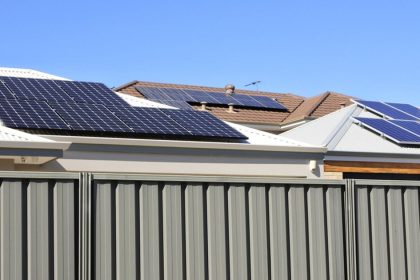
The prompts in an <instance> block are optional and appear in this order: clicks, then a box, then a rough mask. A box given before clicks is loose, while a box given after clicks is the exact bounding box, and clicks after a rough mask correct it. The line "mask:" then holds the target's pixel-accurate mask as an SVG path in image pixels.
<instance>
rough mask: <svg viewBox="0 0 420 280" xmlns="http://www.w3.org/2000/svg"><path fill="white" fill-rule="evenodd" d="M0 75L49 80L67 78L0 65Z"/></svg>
mask: <svg viewBox="0 0 420 280" xmlns="http://www.w3.org/2000/svg"><path fill="white" fill-rule="evenodd" d="M0 76H8V77H18V78H33V79H51V80H68V79H66V78H63V77H59V76H55V75H51V74H48V73H44V72H40V71H36V70H32V69H22V68H8V67H0Z"/></svg>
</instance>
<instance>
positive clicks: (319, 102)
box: [307, 91, 331, 117]
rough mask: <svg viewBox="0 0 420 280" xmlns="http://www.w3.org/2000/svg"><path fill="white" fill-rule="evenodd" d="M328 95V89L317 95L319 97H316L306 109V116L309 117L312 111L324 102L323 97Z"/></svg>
mask: <svg viewBox="0 0 420 280" xmlns="http://www.w3.org/2000/svg"><path fill="white" fill-rule="evenodd" d="M330 95H331V92H329V91H326V92H324V93H322V94H320V95H318V97H319V98H318V100H317V102H315V103H314V104H313V105H312V107H311V108H310V109H309V110H308V111H307V112H308V113H307V116H308V117H309V116H310V115H311V114H312V113H313V112H315V110H316V109H317V108H318V107H319V106H320V105H321V104H322V102H324V101H325V99H327V98H328V96H330Z"/></svg>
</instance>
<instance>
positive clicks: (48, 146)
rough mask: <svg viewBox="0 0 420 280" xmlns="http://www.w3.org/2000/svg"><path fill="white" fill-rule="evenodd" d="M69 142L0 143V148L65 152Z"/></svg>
mask: <svg viewBox="0 0 420 280" xmlns="http://www.w3.org/2000/svg"><path fill="white" fill-rule="evenodd" d="M70 145H71V142H52V141H51V142H46V141H44V142H36V141H1V140H0V148H14V149H42V150H62V151H65V150H67V149H68V148H69V147H70Z"/></svg>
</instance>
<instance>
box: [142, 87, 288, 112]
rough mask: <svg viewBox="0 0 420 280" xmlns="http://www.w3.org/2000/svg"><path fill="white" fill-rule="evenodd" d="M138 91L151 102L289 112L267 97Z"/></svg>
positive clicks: (164, 90) (193, 91) (205, 92)
mask: <svg viewBox="0 0 420 280" xmlns="http://www.w3.org/2000/svg"><path fill="white" fill-rule="evenodd" d="M136 89H137V90H138V91H139V92H140V93H141V94H143V95H144V96H145V97H146V98H147V99H150V100H165V101H170V100H172V101H186V102H190V103H201V102H207V103H208V104H213V105H228V104H233V105H235V106H238V107H249V108H264V109H276V110H287V108H286V107H284V106H283V105H281V104H280V103H278V102H276V101H275V100H273V99H271V98H269V97H266V96H251V95H244V94H233V95H231V96H226V94H225V93H221V92H208V91H202V90H192V89H173V88H156V87H136Z"/></svg>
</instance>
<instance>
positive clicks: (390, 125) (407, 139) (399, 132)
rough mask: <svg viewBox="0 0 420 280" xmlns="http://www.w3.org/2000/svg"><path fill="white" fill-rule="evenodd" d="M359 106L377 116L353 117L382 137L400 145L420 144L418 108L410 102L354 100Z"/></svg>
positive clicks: (419, 115) (419, 112)
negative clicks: (380, 117) (377, 116)
mask: <svg viewBox="0 0 420 280" xmlns="http://www.w3.org/2000/svg"><path fill="white" fill-rule="evenodd" d="M356 103H357V104H358V105H359V106H362V107H364V108H365V109H366V110H368V111H370V112H373V113H375V114H378V115H380V116H382V117H383V119H378V118H355V120H356V121H357V122H359V123H360V124H361V125H362V126H364V127H367V128H369V129H371V130H373V131H376V132H377V133H379V134H381V135H383V136H384V137H386V138H388V139H390V140H392V141H394V142H396V143H398V144H401V145H416V146H417V145H420V110H419V109H418V108H417V107H415V106H412V105H410V104H403V103H387V102H377V101H365V100H356Z"/></svg>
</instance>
